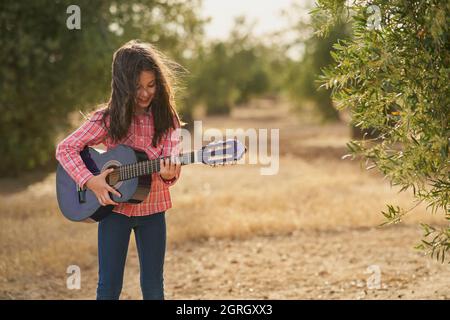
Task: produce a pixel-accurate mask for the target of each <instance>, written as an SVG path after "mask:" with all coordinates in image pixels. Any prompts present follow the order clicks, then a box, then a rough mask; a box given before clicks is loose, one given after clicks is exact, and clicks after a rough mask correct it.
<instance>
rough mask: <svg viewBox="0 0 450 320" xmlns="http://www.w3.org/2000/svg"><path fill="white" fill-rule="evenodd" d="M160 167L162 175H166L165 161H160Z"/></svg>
mask: <svg viewBox="0 0 450 320" xmlns="http://www.w3.org/2000/svg"><path fill="white" fill-rule="evenodd" d="M159 167H160V170H159V171H160V173H165V172H166V164H165V162H164V159H161V160H160V164H159Z"/></svg>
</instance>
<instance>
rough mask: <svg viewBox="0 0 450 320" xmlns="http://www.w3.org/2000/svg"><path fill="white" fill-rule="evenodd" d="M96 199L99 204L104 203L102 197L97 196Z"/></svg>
mask: <svg viewBox="0 0 450 320" xmlns="http://www.w3.org/2000/svg"><path fill="white" fill-rule="evenodd" d="M97 200H98V202H99V203H100V205H101V206H104V205H105V202H103V199H102V198H100V197H99V198H97Z"/></svg>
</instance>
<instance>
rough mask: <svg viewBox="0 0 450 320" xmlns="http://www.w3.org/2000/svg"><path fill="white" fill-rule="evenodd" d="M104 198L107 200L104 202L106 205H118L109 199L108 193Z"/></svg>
mask: <svg viewBox="0 0 450 320" xmlns="http://www.w3.org/2000/svg"><path fill="white" fill-rule="evenodd" d="M103 198H104V199H105V201H104V202H105V203H106V204H113V205H115V206H117V205H118V203H117V202H115V201H113V200H111V198H110V197H109V194H108V193H106V194H105V195H104V196H103Z"/></svg>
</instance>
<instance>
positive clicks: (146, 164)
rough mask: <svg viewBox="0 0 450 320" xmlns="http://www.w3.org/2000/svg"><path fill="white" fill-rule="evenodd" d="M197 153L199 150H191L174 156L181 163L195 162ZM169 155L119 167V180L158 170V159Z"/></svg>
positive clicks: (197, 157) (197, 156)
mask: <svg viewBox="0 0 450 320" xmlns="http://www.w3.org/2000/svg"><path fill="white" fill-rule="evenodd" d="M199 154H201V150H200V152H199V151H191V152H187V153H183V154H180V155H179V156H176V157H175V160H178V161H179V162H180V163H181V165H186V164H191V163H195V162H196V161H197V159H200V157H199ZM166 158H170V157H161V158H157V159H152V160H144V161H140V162H136V163H132V164H126V165H122V166H120V167H119V170H120V180H128V179H133V178H136V177H140V176H144V175H150V174H152V173H156V172H159V171H160V170H161V168H160V161H161V159H166Z"/></svg>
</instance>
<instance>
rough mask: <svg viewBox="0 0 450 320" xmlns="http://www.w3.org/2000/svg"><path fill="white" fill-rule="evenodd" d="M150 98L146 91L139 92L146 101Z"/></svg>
mask: <svg viewBox="0 0 450 320" xmlns="http://www.w3.org/2000/svg"><path fill="white" fill-rule="evenodd" d="M149 96H150V94H149V93H148V91H147V90H145V89H142V91H141V97H142V98H145V99H147V98H148V97H149Z"/></svg>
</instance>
